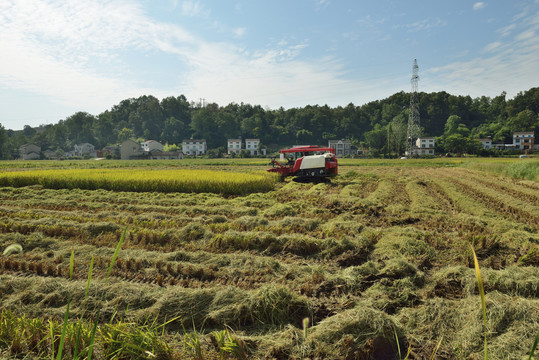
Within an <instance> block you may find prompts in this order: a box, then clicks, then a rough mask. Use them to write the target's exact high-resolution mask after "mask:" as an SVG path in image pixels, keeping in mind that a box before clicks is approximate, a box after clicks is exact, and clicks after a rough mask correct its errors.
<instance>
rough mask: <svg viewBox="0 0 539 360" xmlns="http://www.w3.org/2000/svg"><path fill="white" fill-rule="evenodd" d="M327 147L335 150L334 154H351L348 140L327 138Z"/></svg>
mask: <svg viewBox="0 0 539 360" xmlns="http://www.w3.org/2000/svg"><path fill="white" fill-rule="evenodd" d="M328 147H330V148H332V149H334V150H335V156H346V155H351V154H352V152H351V151H352V145H351V144H350V140H345V139H341V140H329V141H328Z"/></svg>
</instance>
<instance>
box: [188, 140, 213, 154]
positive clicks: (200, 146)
mask: <svg viewBox="0 0 539 360" xmlns="http://www.w3.org/2000/svg"><path fill="white" fill-rule="evenodd" d="M206 150H207V146H206V140H204V139H190V140H184V141H182V152H183V153H184V154H185V155H195V156H196V155H204V154H206Z"/></svg>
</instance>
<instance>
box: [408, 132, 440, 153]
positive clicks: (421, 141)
mask: <svg viewBox="0 0 539 360" xmlns="http://www.w3.org/2000/svg"><path fill="white" fill-rule="evenodd" d="M415 146H416V148H415V149H414V152H413V154H412V155H434V146H435V141H434V136H429V137H418V138H417V140H416V142H415Z"/></svg>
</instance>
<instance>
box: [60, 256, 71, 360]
mask: <svg viewBox="0 0 539 360" xmlns="http://www.w3.org/2000/svg"><path fill="white" fill-rule="evenodd" d="M74 264H75V245H72V246H71V257H70V258H69V280H71V279H73V268H74ZM70 304H71V293H69V295H68V297H67V306H66V312H65V315H64V325H63V326H62V335H61V336H60V345H59V346H58V354H56V359H57V360H60V359H62V352H63V351H64V342H65V337H66V330H67V321H68V319H69V305H70Z"/></svg>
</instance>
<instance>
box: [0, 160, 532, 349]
mask: <svg viewBox="0 0 539 360" xmlns="http://www.w3.org/2000/svg"><path fill="white" fill-rule="evenodd" d="M527 160H532V161H536V160H535V159H527ZM350 161H351V160H350ZM355 161H357V160H355ZM451 161H453V160H451ZM459 161H461V162H462V160H459ZM475 161H479V160H475ZM518 161H519V159H514V160H512V161H507V162H506V160H504V161H503V163H504V164H505V165H495V166H494V165H493V163H490V162H488V161H485V162H483V163H480V164H479V165H470V164H468V163H466V162H462V163H452V164H451V165H448V164H447V163H444V162H443V161H442V160H437V161H436V162H429V161H428V160H424V161H423V163H420V161H419V160H418V161H417V162H416V163H414V164H409V163H407V164H405V165H399V163H398V162H397V161H388V162H387V164H384V163H383V162H380V163H378V164H374V163H369V164H361V163H360V165H358V163H355V164H354V163H349V164H347V165H344V166H343V167H342V168H341V169H340V170H341V171H340V173H341V175H340V176H339V177H337V178H336V179H334V180H332V182H331V183H320V184H310V183H295V182H292V181H288V180H287V181H285V182H275V181H273V180H271V179H270V183H271V188H264V189H263V190H254V191H248V192H238V193H230V192H226V191H222V190H216V191H192V190H191V191H186V190H183V191H174V190H166V191H163V190H156V188H155V187H151V186H150V185H145V186H147V187H146V188H144V189H146V190H142V188H138V189H139V190H133V188H126V187H122V186H126V185H125V184H124V185H121V186H120V185H119V184H118V183H121V181H126V182H127V183H129V179H131V180H130V181H131V182H135V183H136V180H137V179H139V178H140V175H147V176H148V178H152V177H153V178H154V179H156V178H158V177H162V179H164V180H163V181H164V183H162V184H161V185H160V186H164V187H166V186H170V183H173V182H174V180H175V179H180V180H178V181H180V182H181V179H183V178H182V176H183V175H185V174H184V172H189V171H193V172H194V173H193V174H192V175H193V176H192V177H195V174H198V173H199V172H200V174H202V173H204V171H207V170H209V169H211V170H213V171H215V170H219V171H218V174H219V175H223V176H225V175H228V174H232V176H234V177H235V178H237V179H244V180H245V179H250V176H255V175H258V174H259V173H258V171H262V170H263V169H264V166H257V165H253V164H249V165H245V166H243V165H242V166H237V165H231V166H230V167H229V168H227V169H225V168H224V167H223V165H222V164H219V165H218V166H216V165H202V164H199V166H197V167H196V170H192V169H180V168H178V167H175V166H170V167H169V168H167V167H166V163H164V164H163V165H160V166H159V169H153V168H147V167H146V166H142V165H141V166H139V167H135V168H126V169H124V168H119V169H113V168H107V167H103V168H98V169H95V168H94V169H76V168H75V167H74V165H73V166H68V167H67V169H61V168H55V167H52V166H46V167H48V168H47V169H39V168H30V169H26V170H25V169H22V168H20V167H12V168H10V167H8V166H5V167H4V170H3V171H2V172H1V173H0V179H1V180H0V181H2V183H1V184H2V187H0V250H2V251H4V249H6V252H5V254H4V255H2V257H0V301H1V303H2V311H1V312H0V357H4V358H13V357H18V358H23V357H25V356H27V358H47V359H50V358H56V357H58V352H59V348H60V341H61V339H63V341H64V342H63V343H62V344H63V346H62V348H63V353H62V356H61V357H62V358H65V359H70V358H73V357H74V356H75V355H76V354H82V355H81V358H87V357H88V350H89V348H90V347H92V350H93V355H92V356H93V358H96V359H104V358H112V357H116V358H122V359H131V358H133V359H135V358H160V359H246V358H248V359H287V358H290V359H305V358H309V359H404V358H406V357H407V356H406V354H407V353H408V352H409V354H408V357H407V358H408V359H425V358H427V359H428V358H431V357H432V358H435V359H483V358H484V338H485V334H486V341H487V349H488V358H489V359H521V358H522V359H527V358H528V357H529V354H530V349H531V347H532V344H533V343H534V339H535V337H536V335H537V333H538V331H539V300H538V295H539V232H538V231H539V183H538V182H537V180H530V179H527V178H526V177H525V176H523V177H522V178H515V177H509V175H511V174H510V173H509V172H507V173H506V172H505V171H506V170H507V169H508V168H511V167H512V166H517V165H513V164H518ZM414 162H415V160H414ZM521 163H522V162H521ZM530 163H531V162H530ZM401 164H402V163H401ZM4 165H5V164H4ZM363 165H366V166H363ZM518 166H521V165H518ZM494 167H496V170H495V171H494V170H492V169H493V168H494ZM83 170H84V171H83ZM124 170H125V172H124ZM64 172H65V174H69V175H66V179H67V180H65V181H66V182H65V184H73V183H77V182H80V183H85V182H87V183H88V182H91V181H94V183H93V184H94V185H92V186H86V187H85V186H82V185H79V186H73V185H63V186H60V185H48V184H49V183H47V182H46V181H45V180H43V181H41V180H40V181H38V182H33V183H23V181H26V180H18V181H21V182H20V183H8V182H4V181H8V180H4V179H7V178H9V176H15V175H10V174H16V175H17V176H19V175H20V174H23V173H28V174H29V177H31V178H33V179H35V178H37V179H45V178H46V176H53V175H51V174H53V173H54V174H55V175H59V174H62V173H64ZM162 172H170V174H174V175H173V176H172V177H171V178H166V177H165V175H163V174H162ZM30 174H33V175H30ZM37 174H43V175H39V176H38V175H37ZM76 174H78V175H79V176H80V178H78V177H77V176H75V175H76ZM99 174H100V175H99ZM113 174H116V175H118V176H117V177H115V178H113ZM120 174H121V176H120ZM135 174H136V175H135ZM8 175H9V176H8ZM137 175H138V177H137ZM214 175H215V173H214ZM40 176H42V177H41V178H40ZM92 176H95V178H92V180H91V181H90V180H89V179H90V178H91V177H92ZM131 176H133V177H131ZM56 177H57V178H60V177H59V176H56ZM187 177H188V178H190V176H189V175H187ZM210 178H211V179H214V180H215V179H216V178H217V176H213V177H211V176H210ZM166 179H169V180H168V181H170V183H167V182H166V181H167V180H166ZM256 179H258V178H256ZM106 180H109V183H111V184H114V183H115V182H116V185H114V186H117V187H116V188H107V187H106V185H101V184H106V183H107V181H106ZM264 181H266V180H264ZM57 184H58V183H57ZM95 184H100V185H101V186H95ZM236 184H237V183H236ZM110 186H112V185H110ZM141 186H142V185H141ZM184 186H185V185H184ZM205 186H210V185H205ZM236 186H240V187H242V186H243V185H236ZM184 189H185V188H184ZM126 229H127V231H126V233H125V234H126V235H125V236H124V237H123V236H122V235H123V234H124V231H125V230H126ZM120 240H121V241H120ZM13 244H18V245H20V249H19V248H18V247H17V246H13ZM119 244H120V246H119V247H118V245H119ZM10 246H11V248H10V249H9V251H7V249H8V247H10ZM472 248H473V249H474V251H475V254H476V255H477V260H478V264H479V267H480V269H481V276H482V283H483V285H484V292H485V314H486V322H485V323H484V320H483V310H482V301H481V296H480V292H479V290H478V283H477V279H476V271H475V266H474V255H473V252H472V250H471V249H472ZM117 250H118V251H117ZM116 251H117V252H116ZM115 254H116V255H117V257H116V258H115V260H114V262H112V261H111V260H112V259H113V257H114V255H115ZM89 275H91V279H90V277H89ZM68 306H69V311H66V310H67V307H68ZM66 313H67V314H68V318H67V321H66V322H65V323H64V317H65V315H66ZM64 324H65V325H64ZM94 325H95V326H96V327H95V329H96V331H95V334H94V339H93V341H91V338H92V331H93V329H94ZM62 334H63V335H62Z"/></svg>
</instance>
